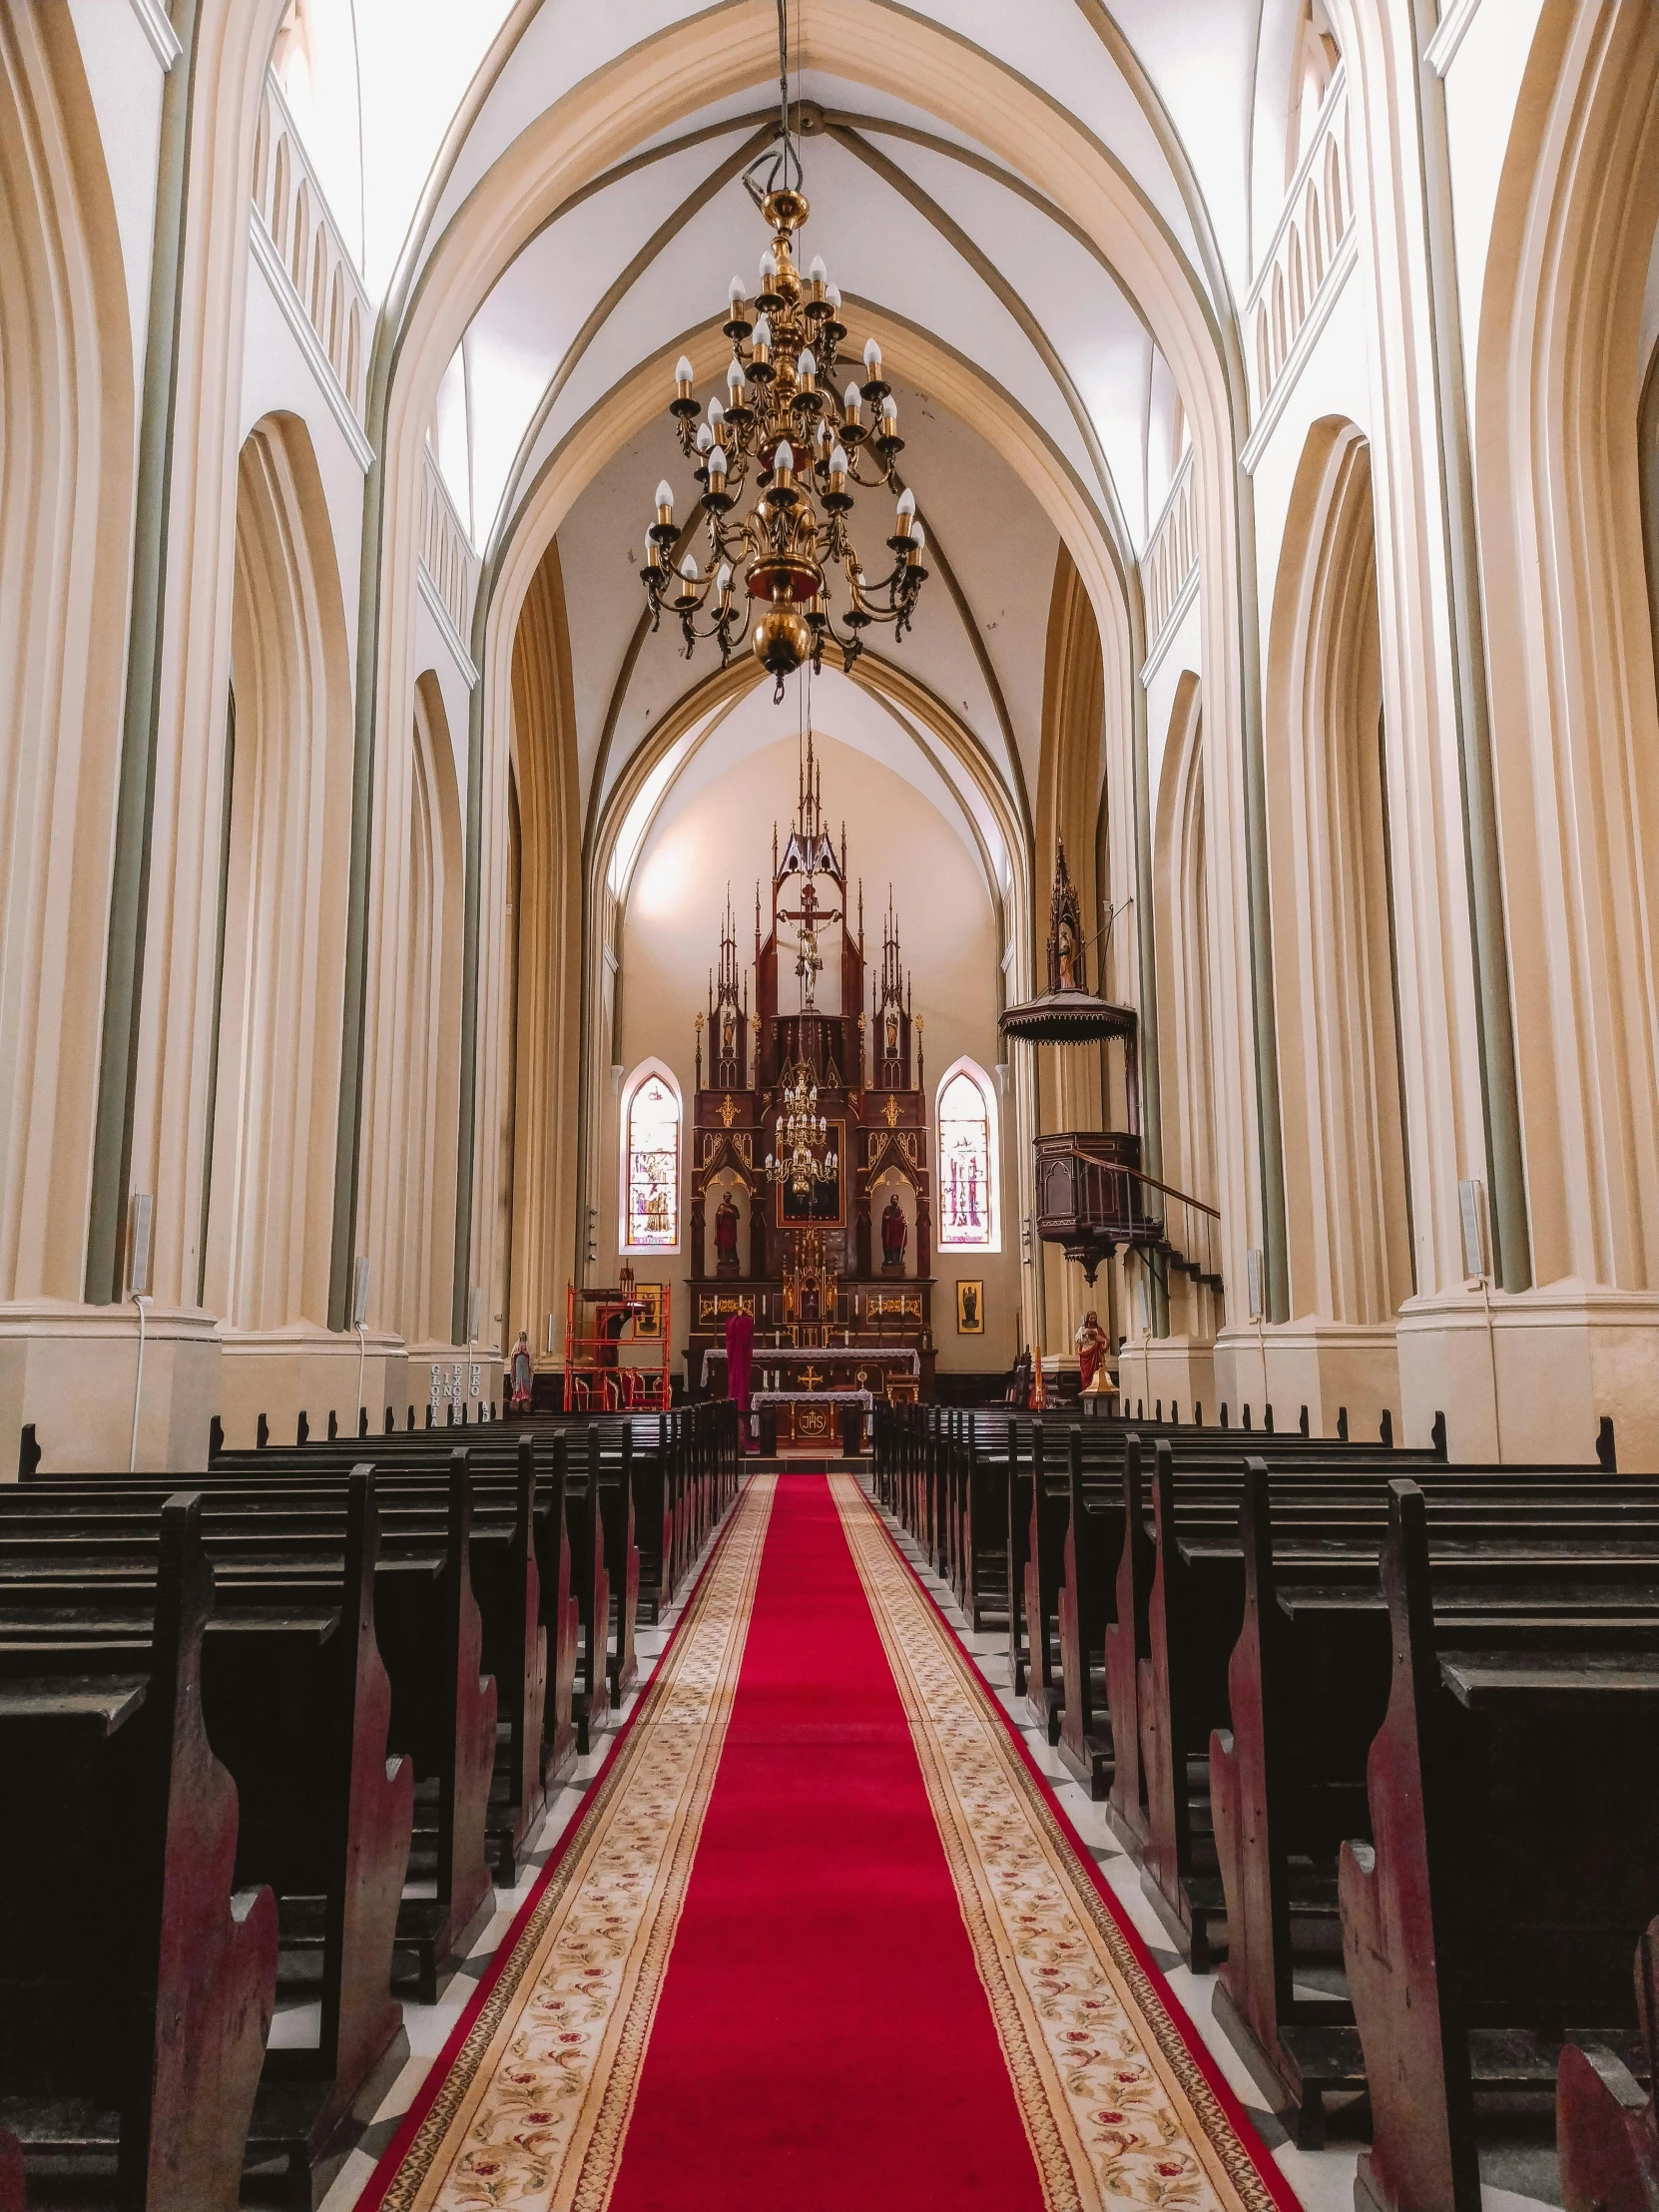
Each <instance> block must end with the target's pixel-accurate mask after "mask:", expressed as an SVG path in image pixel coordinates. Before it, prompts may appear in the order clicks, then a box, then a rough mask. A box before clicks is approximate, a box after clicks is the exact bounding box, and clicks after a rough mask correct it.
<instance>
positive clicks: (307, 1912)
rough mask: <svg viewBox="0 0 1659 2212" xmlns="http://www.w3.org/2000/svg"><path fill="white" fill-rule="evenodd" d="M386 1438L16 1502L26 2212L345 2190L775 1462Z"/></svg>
mask: <svg viewBox="0 0 1659 2212" xmlns="http://www.w3.org/2000/svg"><path fill="white" fill-rule="evenodd" d="M371 1448H372V1459H370V1458H369V1456H368V1453H367V1452H366V1451H365V1450H364V1448H363V1446H362V1443H361V1441H360V1440H350V1439H338V1438H335V1439H328V1440H324V1439H318V1440H317V1441H315V1442H306V1443H302V1444H296V1445H294V1446H291V1447H287V1448H280V1447H276V1446H271V1445H269V1444H268V1445H267V1446H265V1447H263V1448H260V1449H258V1450H253V1451H247V1452H222V1453H221V1454H220V1455H219V1456H218V1457H217V1458H216V1459H215V1461H214V1462H213V1464H212V1466H211V1468H210V1470H209V1472H208V1473H207V1474H206V1475H192V1476H190V1477H189V1478H188V1480H184V1481H181V1480H180V1479H179V1478H177V1477H169V1476H165V1475H129V1474H110V1475H96V1474H88V1475H77V1476H52V1477H46V1476H41V1475H38V1474H37V1475H36V1476H35V1477H34V1478H32V1479H31V1480H28V1481H25V1482H20V1483H18V1484H15V1485H12V1484H8V1485H4V1486H0V2130H3V2131H4V2133H3V2134H0V2212H8V2206H7V2197H6V2191H7V2189H8V2188H9V2187H10V2186H11V2179H10V2177H12V2176H15V2175H16V2173H17V2172H18V2171H19V2169H20V2167H21V2169H22V2170H23V2171H25V2172H26V2176H27V2186H28V2200H29V2202H30V2203H31V2204H48V2203H54V2202H58V2203H74V2204H77V2205H79V2204H84V2203H89V2202H101V2201H102V2202H114V2203H116V2204H119V2205H121V2206H123V2207H131V2208H133V2212H138V2208H141V2207H142V2208H146V2212H175V2208H180V2207H189V2208H191V2212H220V2208H228V2207H231V2206H235V2205H236V2204H237V2203H238V2202H239V2200H240V2201H246V2202H256V2203H257V2202H270V2203H277V2204H282V2205H285V2206H292V2207H296V2208H309V2207H311V2206H312V2205H314V2204H315V2203H317V2202H318V2201H320V2198H321V2196H322V2194H323V2193H324V2191H325V2190H326V2188H327V2186H328V2184H329V2182H330V2181H331V2179H332V2177H333V2175H334V2174H335V2173H336V2172H337V2170H338V2168H339V2166H340V2164H341V2163H342V2162H343V2159H344V2157H345V2155H346V2154H347V2152H348V2151H349V2149H350V2147H351V2144H352V2142H353V2141H354V2140H355V2139H356V2136H357V2134H358V2132H359V2131H360V2127H361V2125H362V2124H363V2123H364V2122H365V2121H366V2120H367V2119H368V2118H369V2117H371V2116H372V2113H373V2110H374V2108H375V2107H376V2106H377V2104H378V2103H379V2102H380V2101H381V2099H382V2097H383V2095H384V2093H385V2091H386V2089H387V2088H388V2087H389V2086H390V2084H391V2082H392V2081H393V2080H394V2079H395V2077H396V2074H397V2072H398V2071H399V2070H400V2068H401V2067H402V2065H403V2063H404V2061H405V2060H406V2058H407V2055H408V2041H407V2036H406V2034H405V2032H404V2028H403V2021H402V2003H401V1999H402V1998H403V1997H404V1996H415V1997H418V1998H419V2000H420V2001H422V2002H424V2003H433V2002H435V2001H436V1999H437V1994H438V1986H439V1982H440V1979H441V1978H442V1976H443V1975H444V1974H445V1972H446V1971H447V1970H449V1969H450V1968H451V1967H452V1966H453V1965H454V1964H456V1963H458V1961H459V1960H460V1959H461V1958H463V1957H464V1956H465V1954H466V1952H467V1951H468V1949H469V1948H470V1946H471V1945H472V1943H473V1942H474V1941H475V1940H476V1937H477V1936H478V1934H479V1933H480V1932H481V1930H482V1928H483V1925H484V1923H485V1922H486V1920H487V1919H488V1917H489V1916H490V1914H491V1913H492V1912H493V1911H494V1910H495V1888H496V1885H497V1884H498V1883H499V1884H500V1885H501V1886H502V1887H511V1886H512V1885H513V1884H514V1882H515V1881H516V1879H517V1871H518V1866H519V1863H520V1855H521V1853H522V1852H523V1851H524V1849H525V1848H526V1847H527V1845H528V1844H529V1843H530V1841H531V1839H532V1838H533V1835H534V1832H535V1830H536V1828H537V1826H538V1824H539V1822H540V1819H541V1816H542V1813H543V1811H544V1810H545V1808H546V1805H547V1803H548V1799H549V1797H550V1795H551V1793H552V1792H553V1791H555V1790H556V1789H557V1788H558V1787H559V1785H560V1784H561V1783H563V1782H564V1781H565V1780H566V1778H567V1777H569V1776H570V1775H571V1773H572V1771H573V1769H574V1767H575V1764H576V1761H577V1758H578V1756H579V1755H580V1753H582V1752H585V1751H588V1750H590V1749H592V1748H593V1747H594V1746H595V1745H596V1744H597V1742H598V1740H599V1738H600V1736H601V1735H602V1733H603V1732H604V1730H605V1729H606V1727H607V1725H608V1724H609V1722H610V1720H611V1718H612V1716H613V1714H614V1713H615V1712H616V1710H617V1708H618V1707H619V1706H620V1705H621V1703H622V1701H623V1700H624V1699H625V1698H626V1697H627V1695H628V1693H629V1691H630V1690H631V1688H632V1687H633V1686H634V1684H635V1681H636V1679H637V1676H638V1659H637V1655H636V1644H635V1637H636V1628H637V1625H638V1623H639V1622H640V1621H641V1620H642V1619H643V1620H644V1621H646V1622H648V1623H649V1622H650V1621H652V1620H653V1619H656V1618H658V1617H660V1615H661V1613H662V1610H663V1608H664V1607H666V1606H667V1605H668V1604H670V1603H671V1602H672V1601H674V1599H675V1598H676V1597H677V1596H679V1595H681V1594H682V1593H683V1591H684V1589H685V1588H686V1586H687V1584H688V1578H689V1577H690V1576H691V1575H692V1574H693V1572H694V1570H695V1566H696V1562H697V1561H698V1559H699V1557H700V1556H701V1554H702V1552H703V1551H704V1549H705V1547H706V1545H707V1543H708V1541H709V1539H710V1537H711V1536H712V1534H713V1533H714V1530H715V1529H716V1527H717V1525H718V1524H719V1522H720V1521H721V1519H722V1518H723V1517H724V1515H725V1513H726V1512H727V1510H728V1509H729V1507H730V1505H731V1503H732V1501H733V1499H734V1497H735V1496H736V1494H737V1487H738V1478H739V1439H738V1433H737V1423H736V1420H735V1418H734V1416H733V1413H732V1409H731V1408H730V1407H729V1406H726V1405H724V1404H712V1405H702V1406H697V1407H692V1408H688V1409H686V1410H684V1411H676V1412H672V1413H666V1414H662V1415H654V1416H650V1417H648V1418H642V1417H632V1418H630V1417H628V1416H616V1415H613V1416H611V1417H610V1418H608V1419H599V1420H587V1421H583V1422H581V1423H579V1424H578V1423H570V1424H566V1423H563V1422H553V1421H537V1422H534V1423H529V1422H516V1421H515V1422H507V1421H497V1422H487V1423H484V1424H482V1425H481V1426H479V1427H476V1428H473V1429H472V1430H470V1431H469V1433H468V1436H467V1441H466V1443H465V1445H464V1446H460V1447H458V1439H457V1434H456V1432H455V1431H453V1430H441V1431H440V1430H431V1431H428V1430H424V1429H411V1430H405V1431H393V1432H391V1433H388V1434H386V1435H384V1436H381V1437H376V1438H374V1439H373V1443H372V1447H371ZM13 2143H15V2145H16V2146H18V2148H17V2150H16V2151H15V2152H14V2151H13V2149H12V2148H11V2145H12V2144H13ZM19 2201H21V2199H20V2198H19Z"/></svg>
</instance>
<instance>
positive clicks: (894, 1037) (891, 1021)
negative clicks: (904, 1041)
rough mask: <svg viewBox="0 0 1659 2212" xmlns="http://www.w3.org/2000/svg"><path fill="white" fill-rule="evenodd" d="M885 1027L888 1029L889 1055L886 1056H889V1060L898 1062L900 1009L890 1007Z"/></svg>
mask: <svg viewBox="0 0 1659 2212" xmlns="http://www.w3.org/2000/svg"><path fill="white" fill-rule="evenodd" d="M884 1026H885V1028H886V1032H887V1055H886V1056H887V1058H888V1059H889V1060H896V1059H897V1058H898V1009H897V1007H895V1006H889V1007H888V1008H887V1013H886V1020H885V1024H884Z"/></svg>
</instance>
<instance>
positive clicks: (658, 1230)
mask: <svg viewBox="0 0 1659 2212" xmlns="http://www.w3.org/2000/svg"><path fill="white" fill-rule="evenodd" d="M627 1230H628V1234H627V1243H628V1246H629V1249H630V1250H646V1251H649V1250H651V1249H652V1247H654V1246H660V1245H675V1244H678V1243H679V1241H680V1101H679V1100H678V1099H677V1098H676V1097H675V1095H674V1093H673V1091H671V1090H670V1089H669V1087H668V1085H667V1084H666V1083H665V1082H664V1081H663V1079H662V1077H661V1076H660V1075H648V1076H647V1077H646V1078H645V1081H644V1082H643V1083H640V1084H638V1085H637V1086H636V1087H635V1089H634V1091H633V1093H632V1095H631V1097H630V1098H629V1101H628V1222H627Z"/></svg>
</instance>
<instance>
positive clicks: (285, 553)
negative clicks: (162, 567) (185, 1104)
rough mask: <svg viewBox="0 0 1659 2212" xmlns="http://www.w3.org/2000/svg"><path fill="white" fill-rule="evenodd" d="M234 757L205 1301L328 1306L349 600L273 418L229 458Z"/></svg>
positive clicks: (252, 1306)
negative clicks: (233, 490) (233, 474)
mask: <svg viewBox="0 0 1659 2212" xmlns="http://www.w3.org/2000/svg"><path fill="white" fill-rule="evenodd" d="M232 663H233V668H234V670H235V677H236V696H237V746H236V768H235V776H234V781H233V784H232V790H231V804H230V810H229V820H230V826H231V827H230V833H231V860H230V867H229V870H228V883H229V894H228V898H227V904H226V917H225V954H224V963H223V980H222V985H221V1007H220V1057H219V1068H218V1074H217V1081H216V1108H215V1117H214V1153H213V1160H212V1163H211V1168H210V1184H209V1205H208V1254H207V1267H206V1271H205V1285H206V1292H207V1300H208V1304H209V1306H210V1308H211V1309H212V1310H213V1311H215V1312H217V1313H219V1314H220V1315H222V1316H223V1317H224V1318H225V1321H226V1323H227V1325H228V1328H229V1329H230V1330H232V1331H236V1332H267V1331H272V1330H279V1329H284V1328H288V1327H291V1326H295V1325H299V1324H303V1323H309V1324H311V1325H313V1326H318V1327H321V1326H325V1325H326V1321H327V1314H328V1275H329V1233H330V1202H329V1194H330V1192H331V1188H332V1182H333V1170H334V1122H335V1102H336V1098H337V1093H338V1083H339V1040H340V993H341V984H342V980H343V972H344V927H345V877H346V863H347V839H348V835H349V824H350V777H351V766H350V748H349V745H348V744H347V743H346V742H345V734H346V732H347V731H348V730H349V728H350V711H351V710H350V699H351V694H350V674H349V666H348V659H347V651H346V636H345V614H344V606H343V601H342V596H341V592H340V584H339V575H338V572H337V569H336V568H335V565H334V550H333V538H332V532H331V529H330V525H329V519H328V512H327V506H326V502H325V497H324V493H323V489H322V481H321V478H320V475H319V474H318V471H317V464H316V456H315V454H314V453H313V451H312V449H311V443H310V439H309V436H308V435H307V433H306V430H305V426H304V424H303V423H302V422H300V421H299V420H298V418H297V417H296V416H293V415H286V414H274V415H267V416H266V417H264V419H263V420H262V421H260V422H259V423H257V424H256V425H255V427H254V429H253V430H252V431H251V432H250V434H249V437H248V439H247V441H246V443H245V444H244V446H243V449H242V455H241V459H240V462H239V464H238V472H237V521H236V571H235V585H234V595H233V614H232Z"/></svg>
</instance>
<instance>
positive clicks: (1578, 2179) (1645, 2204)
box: [1555, 1921, 1659, 2212]
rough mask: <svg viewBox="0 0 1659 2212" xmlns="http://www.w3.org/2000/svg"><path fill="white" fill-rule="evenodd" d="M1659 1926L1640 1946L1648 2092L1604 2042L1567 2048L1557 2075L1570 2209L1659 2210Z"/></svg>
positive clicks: (1559, 2151)
mask: <svg viewBox="0 0 1659 2212" xmlns="http://www.w3.org/2000/svg"><path fill="white" fill-rule="evenodd" d="M1656 1950H1659V1921H1656V1922H1653V1923H1651V1924H1650V1925H1649V1926H1648V1928H1647V1929H1645V1930H1644V1931H1643V1935H1642V1939H1641V1941H1640V1942H1639V1943H1638V1944H1637V1946H1636V1969H1635V1983H1636V2012H1637V2017H1638V2020H1639V2022H1640V2025H1641V2034H1642V2042H1643V2045H1644V2056H1645V2059H1646V2065H1645V2067H1644V2069H1643V2072H1644V2076H1645V2078H1646V2080H1647V2082H1648V2084H1649V2087H1648V2090H1647V2093H1646V2094H1645V2095H1644V2094H1643V2092H1642V2088H1641V2084H1640V2082H1638V2080H1637V2079H1636V2077H1635V2075H1634V2074H1633V2073H1632V2072H1631V2070H1630V2068H1629V2066H1627V2065H1626V2064H1625V2063H1624V2061H1623V2060H1622V2059H1621V2058H1620V2057H1619V2056H1618V2055H1617V2053H1616V2052H1614V2051H1611V2050H1609V2049H1608V2048H1607V2047H1606V2045H1605V2044H1592V2045H1591V2046H1590V2048H1589V2049H1588V2050H1581V2049H1580V2048H1579V2046H1578V2045H1577V2044H1576V2043H1569V2044H1568V2045H1567V2047H1566V2048H1565V2050H1563V2051H1562V2053H1561V2062H1560V2065H1559V2066H1558V2067H1557V2069H1556V2075H1555V2151H1556V2159H1557V2162H1558V2165H1559V2169H1560V2178H1561V2203H1562V2205H1563V2206H1564V2208H1565V2212H1653V2208H1654V2206H1655V2205H1659V2124H1656V2123H1655V2117H1654V2089H1653V2085H1654V2084H1656V2083H1659V2047H1656V2036H1659V1971H1656V1958H1655V1953H1656Z"/></svg>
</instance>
